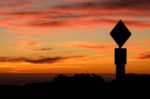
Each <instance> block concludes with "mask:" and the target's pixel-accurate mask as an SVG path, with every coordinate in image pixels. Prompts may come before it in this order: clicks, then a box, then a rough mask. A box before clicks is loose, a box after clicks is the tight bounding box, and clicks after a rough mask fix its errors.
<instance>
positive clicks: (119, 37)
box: [110, 20, 131, 81]
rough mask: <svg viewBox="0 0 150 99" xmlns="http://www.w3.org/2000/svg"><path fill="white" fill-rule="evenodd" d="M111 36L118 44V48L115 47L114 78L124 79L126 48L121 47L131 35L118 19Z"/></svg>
mask: <svg viewBox="0 0 150 99" xmlns="http://www.w3.org/2000/svg"><path fill="white" fill-rule="evenodd" d="M110 35H111V37H112V38H113V39H114V40H115V42H116V43H117V44H118V46H119V48H115V54H114V55H115V64H116V80H119V81H120V80H124V79H125V64H126V63H127V62H126V61H127V49H126V48H121V47H122V46H123V45H124V43H125V42H126V41H127V40H128V38H129V37H130V36H131V33H130V31H129V30H128V29H127V27H126V26H125V25H124V23H123V22H122V21H121V20H120V21H119V22H118V23H117V25H116V26H115V27H114V29H113V30H112V31H111V33H110Z"/></svg>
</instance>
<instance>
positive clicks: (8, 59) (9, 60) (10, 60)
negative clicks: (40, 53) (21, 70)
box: [0, 57, 65, 64]
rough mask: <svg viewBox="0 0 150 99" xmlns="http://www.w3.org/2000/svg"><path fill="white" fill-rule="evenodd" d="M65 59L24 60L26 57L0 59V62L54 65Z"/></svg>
mask: <svg viewBox="0 0 150 99" xmlns="http://www.w3.org/2000/svg"><path fill="white" fill-rule="evenodd" d="M63 59H65V58H64V57H46V58H36V59H32V58H26V57H17V58H13V57H0V62H10V63H17V62H28V63H33V64H44V63H55V62H57V61H60V60H63Z"/></svg>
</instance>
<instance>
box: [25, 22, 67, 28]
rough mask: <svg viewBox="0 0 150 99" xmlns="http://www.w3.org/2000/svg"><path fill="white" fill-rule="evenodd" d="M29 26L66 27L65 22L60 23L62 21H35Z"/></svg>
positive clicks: (29, 23)
mask: <svg viewBox="0 0 150 99" xmlns="http://www.w3.org/2000/svg"><path fill="white" fill-rule="evenodd" d="M27 25H30V26H37V27H38V26H39V27H40V26H42V27H47V26H54V27H55V26H64V25H65V22H64V21H60V20H55V21H48V20H35V21H32V22H28V23H27Z"/></svg>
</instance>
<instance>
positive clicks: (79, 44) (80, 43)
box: [65, 41, 115, 51]
mask: <svg viewBox="0 0 150 99" xmlns="http://www.w3.org/2000/svg"><path fill="white" fill-rule="evenodd" d="M65 45H67V46H68V47H74V48H84V49H90V50H96V51H100V50H107V51H108V50H110V49H112V48H114V47H115V46H114V45H110V44H98V43H91V42H87V41H69V42H65Z"/></svg>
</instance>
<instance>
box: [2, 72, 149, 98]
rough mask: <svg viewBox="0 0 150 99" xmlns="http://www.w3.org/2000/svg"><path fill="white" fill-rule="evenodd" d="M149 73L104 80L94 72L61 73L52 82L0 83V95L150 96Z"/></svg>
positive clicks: (28, 96) (41, 96) (8, 96)
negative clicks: (71, 74)
mask: <svg viewBox="0 0 150 99" xmlns="http://www.w3.org/2000/svg"><path fill="white" fill-rule="evenodd" d="M149 89H150V75H137V74H127V75H126V79H125V80H124V81H116V80H113V81H111V82H105V81H104V79H103V78H102V77H101V76H97V75H95V74H76V75H74V76H65V75H59V76H57V77H55V79H54V80H53V81H52V82H43V83H32V84H26V85H24V86H19V85H0V98H1V97H4V98H1V99H5V98H13V99H23V98H24V99H28V98H34V99H36V98H41V99H57V98H58V99H60V98H61V99H72V98H75V99H86V98H91V99H107V98H112V99H114V98H119V99H122V98H125V99H128V98H129V99H130V98H132V97H133V98H140V97H141V98H142V99H144V98H145V97H146V98H147V99H149V98H150V92H149Z"/></svg>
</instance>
